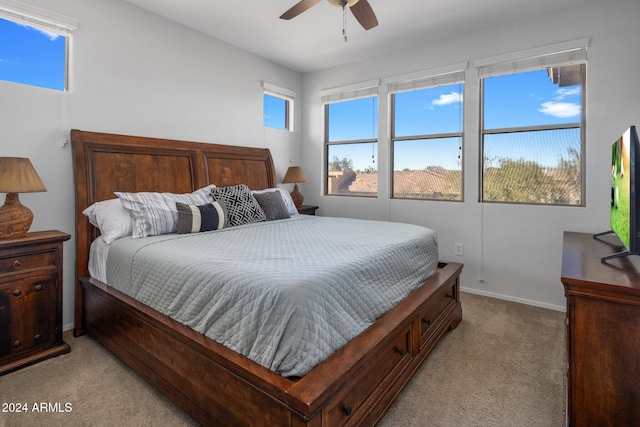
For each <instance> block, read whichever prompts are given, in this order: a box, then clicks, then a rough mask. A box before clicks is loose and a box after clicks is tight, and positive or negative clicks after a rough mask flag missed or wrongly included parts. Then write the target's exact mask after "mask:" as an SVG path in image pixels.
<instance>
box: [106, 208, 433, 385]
mask: <svg viewBox="0 0 640 427" xmlns="http://www.w3.org/2000/svg"><path fill="white" fill-rule="evenodd" d="M437 259H438V247H437V234H436V233H435V232H434V231H432V230H429V229H427V228H424V227H419V226H415V225H409V224H398V223H391V222H382V221H364V220H354V219H346V218H329V217H317V216H306V215H300V216H296V217H292V218H291V219H288V220H279V221H270V222H261V223H254V224H248V225H244V226H240V227H233V228H227V229H222V230H218V231H213V232H206V233H198V234H188V235H184V234H169V235H164V236H154V237H147V238H143V239H131V238H124V239H120V240H118V241H116V242H114V243H113V244H112V245H111V248H110V249H109V253H108V258H107V282H108V283H109V284H110V285H111V286H113V287H115V288H117V289H119V290H120V291H122V292H124V293H126V294H128V295H130V296H132V297H134V298H135V299H137V300H139V301H140V302H142V303H144V304H146V305H148V306H150V307H153V308H154V309H156V310H158V311H160V312H161V313H164V314H166V315H168V316H170V317H172V318H173V319H175V320H177V321H179V322H181V323H183V324H185V325H187V326H189V327H191V328H193V329H194V330H196V331H198V332H200V333H203V334H205V335H207V336H208V337H210V338H212V339H214V340H215V341H217V342H219V343H221V344H223V345H225V346H227V347H229V348H231V349H232V350H234V351H236V352H238V353H240V354H243V355H245V356H247V357H248V358H250V359H252V360H254V361H256V362H257V363H260V364H261V365H263V366H265V367H267V368H269V369H271V370H272V371H274V372H277V373H279V374H281V375H283V376H303V375H304V374H306V373H307V372H309V371H310V370H311V369H312V368H313V367H314V366H316V365H317V364H318V363H320V362H322V361H323V360H325V359H326V358H328V357H329V356H330V355H331V354H333V353H334V352H335V351H336V350H337V349H339V348H340V347H342V346H343V345H344V344H345V343H347V342H348V341H349V340H350V339H352V338H354V337H355V336H356V335H358V334H359V333H360V332H362V331H363V330H364V329H366V328H367V327H368V326H369V325H371V324H372V323H373V322H374V321H375V320H376V319H377V318H379V317H380V316H381V315H382V314H384V313H385V312H386V311H388V310H389V309H391V308H392V307H393V306H395V305H396V304H397V303H398V302H399V301H401V300H402V299H404V298H405V297H406V296H407V295H408V294H409V293H410V292H411V291H412V290H413V289H415V288H416V287H418V286H419V285H420V284H421V283H422V282H424V281H425V280H426V279H427V278H428V277H429V276H431V275H432V274H433V273H434V271H435V268H436V266H437Z"/></svg>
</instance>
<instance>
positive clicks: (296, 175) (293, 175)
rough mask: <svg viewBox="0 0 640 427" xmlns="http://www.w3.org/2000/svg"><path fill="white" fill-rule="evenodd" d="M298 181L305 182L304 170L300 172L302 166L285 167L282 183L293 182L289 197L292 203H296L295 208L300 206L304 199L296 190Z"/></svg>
mask: <svg viewBox="0 0 640 427" xmlns="http://www.w3.org/2000/svg"><path fill="white" fill-rule="evenodd" d="M299 182H307V177H306V176H305V175H304V172H302V168H301V167H300V166H290V167H289V169H287V173H286V174H285V175H284V179H283V180H282V183H283V184H295V186H294V187H293V191H292V192H291V198H292V199H293V203H294V204H295V205H296V208H299V207H300V206H302V202H303V201H304V196H303V195H302V193H301V192H299V191H298V183H299Z"/></svg>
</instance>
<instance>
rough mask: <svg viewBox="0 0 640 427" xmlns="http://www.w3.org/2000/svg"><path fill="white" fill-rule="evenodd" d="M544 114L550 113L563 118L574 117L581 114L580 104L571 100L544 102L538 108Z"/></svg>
mask: <svg viewBox="0 0 640 427" xmlns="http://www.w3.org/2000/svg"><path fill="white" fill-rule="evenodd" d="M538 111H540V112H541V113H543V114H548V115H550V116H553V117H558V118H561V119H564V118H567V117H574V116H578V115H579V114H580V106H579V105H578V104H574V103H571V102H553V101H549V102H544V103H542V105H541V106H540V109H539V110H538Z"/></svg>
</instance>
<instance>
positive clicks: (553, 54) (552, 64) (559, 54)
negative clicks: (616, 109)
mask: <svg viewBox="0 0 640 427" xmlns="http://www.w3.org/2000/svg"><path fill="white" fill-rule="evenodd" d="M588 42H589V39H580V40H576V41H572V42H567V43H561V44H558V45H555V46H554V47H555V49H557V50H555V51H553V48H554V47H548V48H538V49H533V50H531V51H527V52H521V53H519V54H512V55H505V56H502V57H495V58H492V59H486V60H479V61H477V62H476V63H474V66H476V68H478V69H479V70H480V71H479V75H478V81H479V82H478V83H479V84H478V85H479V119H480V122H479V156H478V174H479V180H478V202H479V203H496V204H511V205H530V206H558V207H562V206H564V207H586V179H587V171H586V156H585V154H586V127H587V124H586V116H587V112H586V108H587V100H586V98H587V96H586V95H587V94H586V86H587V85H586V76H587V71H586V69H587V58H586V48H587V46H588ZM545 51H546V53H545ZM534 53H536V54H535V55H533V54H534ZM529 55H531V56H529ZM509 57H511V58H509ZM496 58H500V59H501V61H497V62H494V63H493V64H492V60H493V61H496ZM509 59H512V61H509ZM568 65H580V79H581V87H580V91H581V93H580V95H581V105H580V107H581V111H580V120H579V121H578V122H566V123H561V124H552V125H533V126H516V127H512V128H492V129H485V87H484V83H485V79H486V78H490V77H497V76H504V75H509V74H520V73H526V72H531V71H536V70H544V69H549V68H559V67H563V66H568ZM483 68H484V70H483ZM519 68H520V69H519ZM492 69H493V70H492ZM487 70H489V71H487ZM576 128H579V129H580V153H579V154H580V159H579V167H580V203H579V204H570V203H536V202H519V201H514V200H509V201H502V200H485V194H484V193H485V191H484V187H485V185H484V180H485V135H498V134H510V133H522V132H536V131H553V130H563V129H576Z"/></svg>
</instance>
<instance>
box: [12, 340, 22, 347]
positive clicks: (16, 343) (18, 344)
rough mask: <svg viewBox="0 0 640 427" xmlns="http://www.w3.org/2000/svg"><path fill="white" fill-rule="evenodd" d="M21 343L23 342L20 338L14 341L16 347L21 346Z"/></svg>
mask: <svg viewBox="0 0 640 427" xmlns="http://www.w3.org/2000/svg"><path fill="white" fill-rule="evenodd" d="M21 345H22V342H21V341H20V340H16V341H14V342H13V346H14V347H20V346H21Z"/></svg>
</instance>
